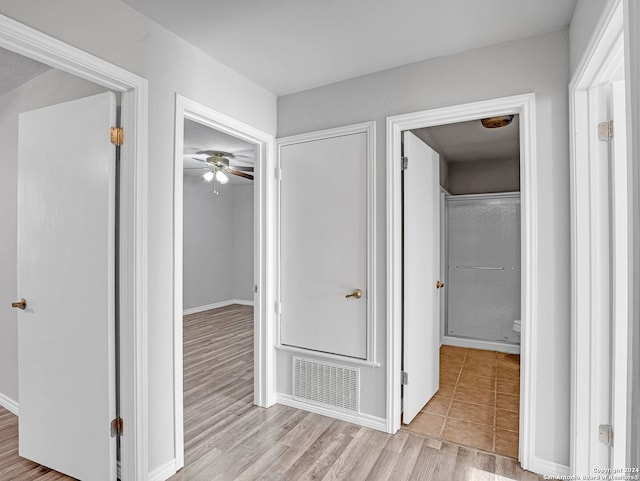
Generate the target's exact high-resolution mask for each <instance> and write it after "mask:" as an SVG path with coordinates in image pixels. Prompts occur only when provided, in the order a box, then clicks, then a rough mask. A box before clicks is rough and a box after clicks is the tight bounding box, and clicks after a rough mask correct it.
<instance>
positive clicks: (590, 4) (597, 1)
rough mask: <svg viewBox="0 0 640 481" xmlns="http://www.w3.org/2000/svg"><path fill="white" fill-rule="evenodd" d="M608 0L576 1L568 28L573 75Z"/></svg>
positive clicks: (570, 62)
mask: <svg viewBox="0 0 640 481" xmlns="http://www.w3.org/2000/svg"><path fill="white" fill-rule="evenodd" d="M607 2H608V0H578V1H577V2H576V8H575V10H574V11H573V17H572V18H571V25H570V26H569V66H570V72H571V73H573V72H575V70H576V67H577V66H578V64H579V63H580V60H581V59H582V56H583V55H584V52H585V51H586V49H587V45H588V44H589V41H590V40H591V35H592V34H593V30H594V28H595V27H596V25H597V23H598V20H599V19H600V15H601V14H602V12H603V10H604V7H605V5H606V4H607Z"/></svg>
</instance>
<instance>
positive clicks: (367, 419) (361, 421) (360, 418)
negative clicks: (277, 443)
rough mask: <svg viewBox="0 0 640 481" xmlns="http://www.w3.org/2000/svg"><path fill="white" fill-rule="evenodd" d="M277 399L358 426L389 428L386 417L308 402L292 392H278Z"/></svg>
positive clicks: (384, 429)
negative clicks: (292, 395)
mask: <svg viewBox="0 0 640 481" xmlns="http://www.w3.org/2000/svg"><path fill="white" fill-rule="evenodd" d="M277 401H278V404H283V405H285V406H289V407H292V408H296V409H300V410H301V411H308V412H311V413H315V414H320V415H322V416H327V417H330V418H334V419H339V420H340V421H346V422H348V423H353V424H357V425H358V426H364V427H366V428H371V429H376V430H377V431H386V430H387V421H386V420H385V419H383V418H379V417H377V416H371V415H370V414H363V413H358V414H350V413H345V412H344V411H338V410H334V409H329V408H325V407H322V406H318V405H315V404H308V403H305V402H301V401H297V400H295V399H293V398H292V397H291V395H290V394H284V393H280V392H279V393H278V394H277Z"/></svg>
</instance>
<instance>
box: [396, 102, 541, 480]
mask: <svg viewBox="0 0 640 481" xmlns="http://www.w3.org/2000/svg"><path fill="white" fill-rule="evenodd" d="M504 114H519V115H520V165H521V168H520V185H521V216H522V234H521V242H522V245H523V249H522V256H523V257H522V259H523V261H522V294H521V299H522V316H521V319H522V333H521V356H522V363H521V387H520V402H521V409H520V456H519V459H520V462H521V463H522V466H523V467H524V468H525V469H529V468H530V467H531V466H532V463H533V459H534V456H533V453H534V447H535V434H536V433H535V425H534V421H535V412H536V409H535V407H536V391H535V385H536V357H537V346H538V343H537V335H536V309H537V304H538V302H539V301H538V298H537V269H536V262H535V259H536V253H537V231H538V219H537V212H536V205H537V182H536V175H537V174H536V155H535V150H536V146H535V135H536V134H535V125H536V122H535V95H534V94H524V95H516V96H513V97H504V98H499V99H493V100H486V101H480V102H473V103H468V104H462V105H455V106H451V107H444V108H438V109H433V110H426V111H422V112H415V113H411V114H404V115H396V116H393V117H387V226H388V227H387V386H388V389H387V432H389V433H395V432H396V431H397V430H398V429H399V428H400V406H401V394H400V393H401V391H400V366H401V351H402V337H401V322H402V317H401V316H402V291H401V286H402V226H401V220H402V210H401V208H402V207H401V206H402V202H401V200H402V199H401V197H402V191H401V183H400V182H401V169H400V161H399V159H400V147H401V133H402V131H404V130H411V129H416V128H422V127H429V126H434V125H442V124H449V123H454V122H463V121H467V120H473V119H478V118H483V117H491V116H494V115H504Z"/></svg>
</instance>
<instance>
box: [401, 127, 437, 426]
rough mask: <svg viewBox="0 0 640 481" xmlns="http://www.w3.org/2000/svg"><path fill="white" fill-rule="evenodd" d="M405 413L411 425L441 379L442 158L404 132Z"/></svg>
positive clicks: (407, 421) (404, 420)
mask: <svg viewBox="0 0 640 481" xmlns="http://www.w3.org/2000/svg"><path fill="white" fill-rule="evenodd" d="M403 135H404V156H405V157H406V158H407V161H408V164H407V169H406V170H405V171H404V172H403V176H404V186H403V196H404V222H403V224H404V287H403V302H404V316H403V371H405V372H406V373H407V378H408V379H407V383H406V384H405V385H404V386H403V414H402V419H403V422H404V423H405V424H409V423H410V422H411V421H412V420H413V418H414V417H415V416H416V415H417V414H418V413H419V412H420V410H421V409H422V407H423V406H424V405H425V404H426V403H427V402H428V401H429V399H431V397H432V396H433V395H434V394H435V393H436V391H437V390H438V387H439V382H440V376H439V371H440V362H439V361H440V356H439V355H440V351H439V349H440V291H441V289H440V288H437V287H436V282H439V281H440V166H439V162H440V156H439V155H438V153H437V152H435V151H434V150H433V149H431V147H429V146H428V145H426V144H425V143H424V142H423V141H422V140H420V139H419V138H418V137H416V136H415V135H414V134H413V133H411V132H403Z"/></svg>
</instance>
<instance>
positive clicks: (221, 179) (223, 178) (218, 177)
mask: <svg viewBox="0 0 640 481" xmlns="http://www.w3.org/2000/svg"><path fill="white" fill-rule="evenodd" d="M216 180H217V181H218V182H220V183H221V184H226V183H227V182H229V177H227V174H225V173H224V172H222V171H221V170H219V171H217V172H216Z"/></svg>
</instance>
